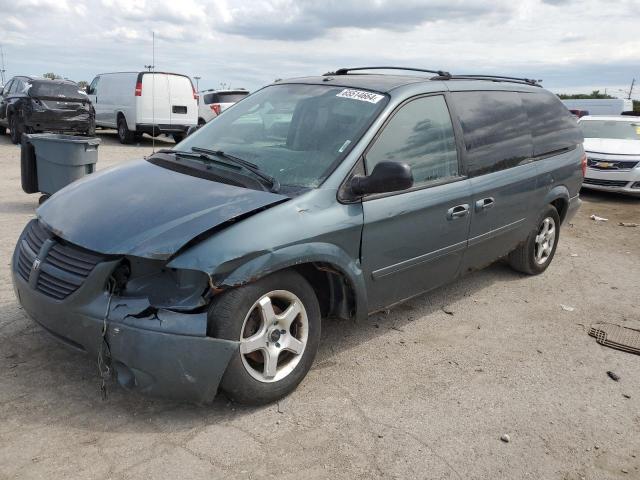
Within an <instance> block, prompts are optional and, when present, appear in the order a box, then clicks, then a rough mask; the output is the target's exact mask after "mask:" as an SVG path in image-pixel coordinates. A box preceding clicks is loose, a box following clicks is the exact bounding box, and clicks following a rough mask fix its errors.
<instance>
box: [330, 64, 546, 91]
mask: <svg viewBox="0 0 640 480" xmlns="http://www.w3.org/2000/svg"><path fill="white" fill-rule="evenodd" d="M360 70H405V71H410V72H422V73H435V74H436V76H435V77H432V78H431V80H456V79H458V80H489V81H493V82H512V83H522V84H526V85H533V86H535V87H541V86H542V85H540V82H542V80H534V79H531V78H519V77H506V76H503V75H452V74H451V73H449V72H446V71H444V70H427V69H424V68H411V67H355V68H339V69H338V70H336V71H335V72H328V73H325V74H324V75H325V76H330V75H347V74H348V73H349V72H354V71H360Z"/></svg>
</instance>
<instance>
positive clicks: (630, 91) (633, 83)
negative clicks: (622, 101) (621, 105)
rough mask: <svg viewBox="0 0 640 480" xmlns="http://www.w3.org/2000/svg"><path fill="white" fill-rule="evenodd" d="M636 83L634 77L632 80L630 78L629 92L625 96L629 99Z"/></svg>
mask: <svg viewBox="0 0 640 480" xmlns="http://www.w3.org/2000/svg"><path fill="white" fill-rule="evenodd" d="M635 84H636V79H635V78H634V79H633V80H631V87H629V94H628V95H627V98H628V99H629V100H631V94H632V93H633V86H634V85H635Z"/></svg>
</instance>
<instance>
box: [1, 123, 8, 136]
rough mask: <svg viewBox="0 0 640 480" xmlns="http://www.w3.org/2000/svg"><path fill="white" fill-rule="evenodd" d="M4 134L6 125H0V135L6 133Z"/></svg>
mask: <svg viewBox="0 0 640 480" xmlns="http://www.w3.org/2000/svg"><path fill="white" fill-rule="evenodd" d="M6 134H7V129H6V127H3V126H2V125H0V135H6Z"/></svg>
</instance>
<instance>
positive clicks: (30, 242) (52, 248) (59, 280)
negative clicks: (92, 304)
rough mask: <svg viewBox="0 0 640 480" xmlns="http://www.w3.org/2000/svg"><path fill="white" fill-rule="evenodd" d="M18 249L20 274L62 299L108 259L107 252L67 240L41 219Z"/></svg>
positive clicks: (35, 222)
mask: <svg viewBox="0 0 640 480" xmlns="http://www.w3.org/2000/svg"><path fill="white" fill-rule="evenodd" d="M18 248H19V251H18V261H17V271H18V274H19V275H20V276H21V277H22V278H23V279H24V280H25V281H26V282H30V281H31V282H30V283H31V284H32V285H34V284H35V288H36V290H38V291H40V292H42V293H43V294H45V295H47V296H49V297H52V298H55V299H58V300H62V299H64V298H67V297H68V296H69V295H71V294H72V293H73V292H75V291H76V290H77V289H78V288H79V287H80V286H81V285H82V284H83V283H84V281H85V279H86V278H87V277H88V276H89V274H90V273H91V272H92V271H93V269H94V268H95V266H96V265H97V264H98V263H100V262H102V261H103V260H105V257H104V256H103V255H100V254H98V253H94V252H90V251H88V250H85V249H83V248H81V247H77V246H75V245H71V244H68V243H66V242H63V240H61V239H59V238H57V237H55V236H54V235H53V234H51V232H49V231H48V230H47V229H45V228H44V227H43V226H42V224H41V223H40V222H39V221H37V220H34V221H32V222H31V223H30V224H29V226H28V227H27V231H26V233H25V235H24V237H23V238H22V241H21V242H20V245H19V246H18ZM36 259H38V261H39V264H37V262H36Z"/></svg>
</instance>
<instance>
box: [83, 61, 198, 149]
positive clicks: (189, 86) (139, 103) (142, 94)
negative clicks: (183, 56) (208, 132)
mask: <svg viewBox="0 0 640 480" xmlns="http://www.w3.org/2000/svg"><path fill="white" fill-rule="evenodd" d="M87 93H88V94H89V98H91V101H92V102H93V104H94V106H95V109H96V125H98V126H99V127H104V128H116V129H117V130H118V139H119V140H120V142H121V143H131V142H133V141H134V140H139V139H140V138H141V137H142V135H143V134H144V133H147V134H149V135H152V136H157V135H160V134H166V135H171V136H173V138H174V140H175V141H176V143H177V142H179V141H181V140H182V139H183V138H184V137H185V135H186V132H187V130H188V129H189V127H191V126H194V125H197V123H198V96H197V94H196V91H195V89H194V88H193V83H191V79H190V78H189V77H187V76H186V75H181V74H178V73H166V72H154V73H152V72H117V73H101V74H100V75H98V76H97V77H95V78H94V79H93V81H92V82H91V84H90V85H89V87H88V88H87Z"/></svg>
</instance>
